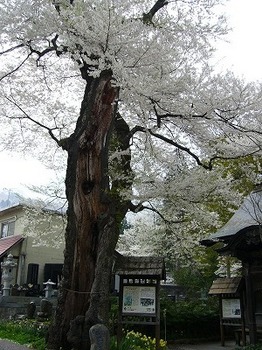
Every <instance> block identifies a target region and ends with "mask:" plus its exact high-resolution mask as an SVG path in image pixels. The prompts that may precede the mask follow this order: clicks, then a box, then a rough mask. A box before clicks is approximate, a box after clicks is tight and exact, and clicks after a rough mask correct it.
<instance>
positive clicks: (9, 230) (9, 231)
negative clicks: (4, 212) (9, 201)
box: [1, 220, 15, 238]
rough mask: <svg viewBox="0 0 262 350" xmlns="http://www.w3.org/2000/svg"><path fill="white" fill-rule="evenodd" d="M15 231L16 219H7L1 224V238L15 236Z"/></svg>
mask: <svg viewBox="0 0 262 350" xmlns="http://www.w3.org/2000/svg"><path fill="white" fill-rule="evenodd" d="M14 232H15V220H10V221H5V222H2V224H1V238H4V237H8V236H13V235H14Z"/></svg>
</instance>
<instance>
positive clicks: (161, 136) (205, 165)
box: [131, 126, 212, 170]
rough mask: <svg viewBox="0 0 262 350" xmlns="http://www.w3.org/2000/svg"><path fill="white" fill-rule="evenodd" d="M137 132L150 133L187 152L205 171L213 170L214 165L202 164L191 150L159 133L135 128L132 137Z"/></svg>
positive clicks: (139, 127) (140, 127)
mask: <svg viewBox="0 0 262 350" xmlns="http://www.w3.org/2000/svg"><path fill="white" fill-rule="evenodd" d="M136 132H143V133H149V134H150V135H152V136H154V137H156V138H157V139H159V140H162V141H164V142H166V143H167V144H169V145H171V146H174V147H176V148H178V149H180V150H181V151H184V152H186V153H187V154H189V155H190V156H191V157H192V158H194V159H195V161H196V162H197V164H198V165H200V166H202V167H203V168H204V169H207V170H211V169H212V163H211V162H209V164H208V165H207V164H205V163H203V162H201V160H200V159H199V157H198V156H197V155H196V154H195V153H193V152H192V151H191V150H190V149H189V148H187V147H185V146H182V145H180V144H179V143H177V142H175V141H173V140H171V139H169V138H167V137H166V136H163V135H160V134H158V133H155V132H154V131H153V130H152V129H147V128H145V127H143V126H135V127H134V128H133V129H132V130H131V135H134V134H135V133H136Z"/></svg>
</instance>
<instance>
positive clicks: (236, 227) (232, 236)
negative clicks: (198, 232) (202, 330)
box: [201, 185, 262, 344]
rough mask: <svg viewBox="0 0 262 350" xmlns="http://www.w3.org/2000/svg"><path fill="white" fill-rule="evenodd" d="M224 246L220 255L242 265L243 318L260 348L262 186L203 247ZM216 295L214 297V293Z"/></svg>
mask: <svg viewBox="0 0 262 350" xmlns="http://www.w3.org/2000/svg"><path fill="white" fill-rule="evenodd" d="M218 242H219V243H220V244H222V248H220V249H219V250H218V252H219V253H220V254H224V255H231V256H234V257H236V258H238V259H239V260H240V261H241V262H242V276H243V280H244V284H243V314H244V315H243V317H244V319H243V320H244V323H245V332H246V333H248V334H249V337H250V343H251V344H256V343H257V340H258V335H259V334H260V332H261V330H262V186H261V185H260V186H257V188H256V189H255V190H254V191H253V192H252V193H251V194H250V195H249V196H247V197H246V198H245V200H244V201H243V203H242V205H241V206H240V208H239V209H238V210H237V211H236V212H235V214H234V215H233V216H232V217H231V219H230V220H229V221H228V222H227V223H226V224H225V225H224V226H223V227H222V228H221V229H220V230H218V231H217V232H216V233H214V234H212V235H211V236H209V237H208V238H207V239H205V240H203V241H202V242H201V243H202V244H203V245H206V246H212V245H214V244H216V243H218ZM213 294H214V293H213Z"/></svg>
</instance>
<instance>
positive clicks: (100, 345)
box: [89, 324, 110, 350]
mask: <svg viewBox="0 0 262 350" xmlns="http://www.w3.org/2000/svg"><path fill="white" fill-rule="evenodd" d="M89 337H90V342H91V348H90V350H109V346H110V336H109V330H108V328H107V327H106V326H105V325H104V324H95V325H94V326H92V327H91V328H90V330H89Z"/></svg>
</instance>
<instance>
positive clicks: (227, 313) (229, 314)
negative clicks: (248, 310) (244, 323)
mask: <svg viewBox="0 0 262 350" xmlns="http://www.w3.org/2000/svg"><path fill="white" fill-rule="evenodd" d="M222 317H223V318H241V308H240V299H222Z"/></svg>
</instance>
